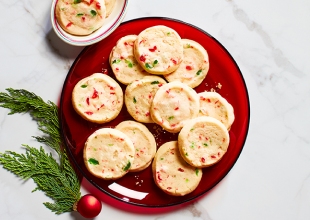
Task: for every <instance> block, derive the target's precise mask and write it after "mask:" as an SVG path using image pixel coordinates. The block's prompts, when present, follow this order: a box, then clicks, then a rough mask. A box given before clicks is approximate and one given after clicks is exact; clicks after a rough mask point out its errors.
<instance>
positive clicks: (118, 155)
mask: <svg viewBox="0 0 310 220" xmlns="http://www.w3.org/2000/svg"><path fill="white" fill-rule="evenodd" d="M83 153H84V163H85V165H86V168H87V170H88V171H89V172H90V173H91V174H93V175H94V176H96V177H99V178H102V179H105V180H110V179H118V178H120V177H122V176H124V175H125V174H126V173H128V171H129V169H130V167H131V165H132V163H133V161H134V154H135V149H134V145H133V143H132V141H131V140H130V138H129V137H128V136H127V135H125V134H124V133H123V132H121V131H119V130H116V129H113V128H101V129H99V130H96V131H95V132H94V133H93V134H91V135H90V136H89V137H88V139H87V141H86V143H85V147H84V152H83Z"/></svg>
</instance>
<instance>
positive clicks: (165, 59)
mask: <svg viewBox="0 0 310 220" xmlns="http://www.w3.org/2000/svg"><path fill="white" fill-rule="evenodd" d="M134 53H135V57H136V59H137V61H138V62H139V64H140V65H141V66H142V68H143V69H144V70H145V71H147V72H149V73H151V74H158V75H164V74H168V73H171V72H173V71H175V70H176V69H177V68H178V67H179V66H180V64H181V62H182V60H183V44H182V41H181V37H180V36H179V34H178V33H177V32H176V31H175V30H174V29H172V28H170V27H167V26H164V25H157V26H152V27H149V28H146V29H145V30H143V31H142V32H140V33H139V34H138V38H137V40H136V41H135V48H134Z"/></svg>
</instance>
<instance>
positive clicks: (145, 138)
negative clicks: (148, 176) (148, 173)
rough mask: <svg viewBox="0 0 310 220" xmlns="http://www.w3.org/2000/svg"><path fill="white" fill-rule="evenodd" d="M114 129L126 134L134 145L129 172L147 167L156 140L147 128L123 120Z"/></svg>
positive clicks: (151, 157)
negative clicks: (132, 159)
mask: <svg viewBox="0 0 310 220" xmlns="http://www.w3.org/2000/svg"><path fill="white" fill-rule="evenodd" d="M115 129H117V130H119V131H121V132H123V133H124V134H126V135H127V136H128V137H129V138H130V139H131V141H132V142H133V145H134V147H135V154H134V161H133V163H132V164H131V167H130V169H129V172H137V171H141V170H144V169H145V168H147V167H148V166H149V165H150V163H151V161H152V159H153V158H154V156H155V153H156V148H157V147H156V141H155V138H154V136H153V135H152V133H151V132H150V131H149V129H148V128H147V127H146V126H145V125H143V124H141V123H139V122H136V121H123V122H121V123H119V124H118V125H117V126H116V127H115Z"/></svg>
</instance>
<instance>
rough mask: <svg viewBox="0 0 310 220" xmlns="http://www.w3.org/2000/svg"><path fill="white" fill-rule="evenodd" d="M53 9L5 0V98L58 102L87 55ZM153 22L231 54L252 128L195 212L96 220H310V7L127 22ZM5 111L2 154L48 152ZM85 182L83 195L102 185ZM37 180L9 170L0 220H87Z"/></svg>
mask: <svg viewBox="0 0 310 220" xmlns="http://www.w3.org/2000/svg"><path fill="white" fill-rule="evenodd" d="M50 6H51V1H35V0H2V1H1V4H0V10H1V14H0V27H1V35H0V62H1V65H0V79H1V80H0V92H4V91H5V89H6V88H9V87H11V88H15V89H26V90H28V91H32V92H34V93H36V94H38V95H40V96H41V97H42V98H43V99H44V100H51V101H53V102H55V103H56V102H57V101H58V100H59V96H60V93H61V89H62V86H63V82H64V80H65V77H66V75H67V73H68V70H69V68H70V66H71V64H72V63H73V61H74V60H75V58H76V57H77V55H78V54H79V53H80V51H81V50H82V49H83V48H82V47H74V46H70V45H67V44H65V43H64V42H62V41H61V40H60V39H59V38H58V37H57V36H56V34H55V33H54V31H53V29H52V26H51V23H50V14H49V13H50ZM148 16H160V17H170V18H174V19H178V20H182V21H185V22H187V23H191V24H193V25H195V26H197V27H199V28H201V29H203V30H205V31H207V32H208V33H209V34H211V35H212V36H213V37H215V38H216V39H217V40H218V41H219V42H221V43H222V44H223V45H224V47H226V49H227V50H228V51H229V52H230V53H231V55H232V56H233V58H234V59H235V61H236V62H237V64H238V66H239V68H240V70H241V72H242V73H243V77H244V79H245V82H246V85H247V89H248V92H249V98H250V108H251V119H250V128H249V132H248V136H247V140H246V143H245V146H244V149H243V151H242V153H241V155H240V157H239V159H238V161H237V163H236V164H235V165H234V167H233V168H232V169H231V171H230V172H229V174H228V175H227V176H226V177H225V178H224V179H223V180H222V181H221V182H220V183H219V184H218V185H217V186H216V187H214V188H213V189H212V190H210V191H209V192H208V193H206V194H205V195H204V196H203V197H202V198H200V199H199V200H198V201H196V202H195V203H193V204H190V205H188V206H185V207H183V208H182V209H178V210H174V211H171V212H165V213H156V214H141V213H134V212H130V211H124V210H122V207H113V206H111V205H109V204H105V203H104V202H103V208H102V211H101V213H100V215H99V216H98V217H96V218H95V219H126V220H131V219H132V220H133V219H134V220H138V219H149V220H151V219H162V220H168V219H179V220H182V219H192V220H194V219H197V220H198V219H204V220H227V219H232V220H249V219H251V220H256V219H257V220H261V219H264V220H275V219H278V220H292V219H294V220H308V219H310V209H309V204H310V135H309V131H310V117H309V116H308V114H309V110H310V74H309V73H310V62H309V59H310V41H309V39H310V1H305V0H295V1H288V0H261V1H254V0H247V1H244V0H220V1H208V0H195V1H188V0H169V1H165V0H157V1H151V0H130V1H129V5H128V11H127V14H126V16H125V19H124V21H127V20H131V19H135V18H139V17H148ZM7 114H8V110H6V109H2V108H1V109H0V152H4V151H6V150H12V151H16V152H20V153H22V152H23V149H22V147H21V144H29V145H31V146H39V144H38V143H37V142H35V141H34V140H33V138H32V136H34V135H37V134H38V130H37V126H36V123H35V122H34V121H32V120H31V118H30V117H29V116H28V115H27V114H25V115H13V116H8V115H7ZM85 181H86V180H83V183H82V188H81V191H82V194H85V193H87V192H88V191H90V190H92V189H91V188H92V186H91V185H90V184H88V183H87V182H86V183H85ZM34 188H35V185H34V183H33V182H32V180H28V181H22V180H20V179H19V178H17V177H15V176H14V175H13V174H11V173H9V172H7V171H6V170H5V169H3V168H2V167H1V168H0V189H1V191H0V219H2V220H9V219H10V220H13V219H14V220H32V219H46V220H52V219H53V220H54V219H55V220H56V219H58V220H69V219H72V220H73V219H74V220H80V219H83V218H82V217H81V216H80V215H79V214H77V213H65V214H62V215H55V214H54V213H52V212H51V211H49V210H48V209H46V208H45V207H44V205H43V204H42V203H43V202H46V201H49V200H48V198H47V197H46V196H45V195H44V194H43V193H42V192H34V193H32V192H31V191H32V190H33V189H34Z"/></svg>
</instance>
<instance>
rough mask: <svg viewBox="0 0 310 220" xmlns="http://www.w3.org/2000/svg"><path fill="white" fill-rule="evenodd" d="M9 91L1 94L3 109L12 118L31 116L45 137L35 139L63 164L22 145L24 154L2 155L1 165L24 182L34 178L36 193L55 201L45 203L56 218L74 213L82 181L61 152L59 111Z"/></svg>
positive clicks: (27, 95)
mask: <svg viewBox="0 0 310 220" xmlns="http://www.w3.org/2000/svg"><path fill="white" fill-rule="evenodd" d="M6 90H7V93H3V92H1V93H0V103H1V104H0V107H3V108H7V109H10V110H11V111H10V112H9V114H10V115H11V114H15V113H30V115H31V116H32V117H33V118H34V119H35V120H36V121H37V123H38V128H39V130H41V131H42V132H43V133H44V135H43V136H36V137H34V138H35V139H36V140H37V141H38V142H40V143H43V144H45V145H47V146H48V147H50V148H51V149H53V150H55V151H56V152H57V154H58V156H59V161H61V163H60V164H58V163H57V161H56V160H55V159H54V158H53V156H52V154H51V153H50V154H47V153H46V152H45V151H44V149H43V148H42V147H40V149H36V148H33V147H30V146H28V145H23V146H24V147H25V150H26V153H25V154H18V153H15V152H12V151H6V152H5V153H0V164H1V165H2V166H3V168H5V169H7V170H9V171H10V172H12V173H14V174H15V175H17V176H19V177H20V178H22V179H29V178H31V179H32V180H33V181H34V182H35V183H36V185H37V187H36V189H34V191H36V190H40V191H43V192H44V193H45V195H46V196H48V197H50V198H51V199H52V200H53V201H54V203H50V202H46V203H44V205H45V206H46V207H47V208H48V209H50V210H51V211H53V212H55V213H56V214H61V213H64V212H70V211H73V206H74V204H75V203H76V202H77V201H78V200H79V199H80V197H81V193H80V181H79V178H78V176H77V175H76V173H75V171H74V169H73V167H72V165H71V163H70V161H69V159H68V156H67V154H66V151H65V149H64V148H62V141H61V135H60V128H59V118H58V107H57V106H56V105H55V104H54V103H52V102H50V101H48V102H44V101H43V100H42V98H41V97H39V96H37V95H36V94H34V93H31V92H28V91H26V90H15V89H11V88H9V89H6Z"/></svg>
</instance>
